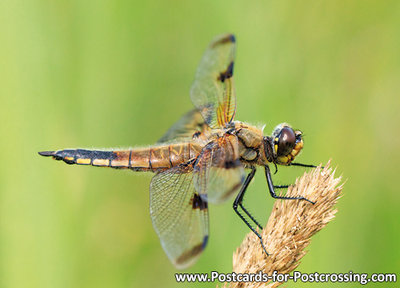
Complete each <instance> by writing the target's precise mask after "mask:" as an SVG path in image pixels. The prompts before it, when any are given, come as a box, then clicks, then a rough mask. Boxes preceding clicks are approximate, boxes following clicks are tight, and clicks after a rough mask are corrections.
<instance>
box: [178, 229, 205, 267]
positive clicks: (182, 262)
mask: <svg viewBox="0 0 400 288" xmlns="http://www.w3.org/2000/svg"><path fill="white" fill-rule="evenodd" d="M207 243H208V235H205V236H204V237H203V241H202V243H200V244H198V245H196V246H194V247H193V248H192V249H190V250H187V251H185V252H184V253H183V254H182V255H181V256H179V257H178V258H176V259H174V260H173V263H174V265H175V267H176V268H178V269H185V268H188V267H189V266H191V265H193V263H194V262H196V260H197V258H198V257H199V256H200V254H201V252H203V251H204V249H205V248H206V246H207Z"/></svg>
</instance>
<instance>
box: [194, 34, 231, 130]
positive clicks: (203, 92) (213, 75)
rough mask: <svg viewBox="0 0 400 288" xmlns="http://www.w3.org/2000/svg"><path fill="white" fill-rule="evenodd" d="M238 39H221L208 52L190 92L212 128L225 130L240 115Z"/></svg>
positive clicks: (213, 43) (204, 56) (227, 37)
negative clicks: (236, 82) (236, 74)
mask: <svg viewBox="0 0 400 288" xmlns="http://www.w3.org/2000/svg"><path fill="white" fill-rule="evenodd" d="M235 42H236V41H235V37H234V36H233V35H232V34H227V35H222V36H218V37H217V38H215V39H214V41H212V42H211V44H210V46H209V47H208V48H207V50H206V51H205V53H204V55H203V58H202V59H201V62H200V64H199V67H198V68H197V72H196V76H195V80H194V83H193V85H192V88H191V90H190V98H191V99H192V102H193V104H194V105H195V106H196V108H197V109H198V110H199V111H200V113H201V114H202V116H203V118H204V120H205V122H206V123H207V124H208V125H209V126H210V127H211V128H215V127H225V126H226V124H228V123H230V122H231V121H232V120H233V118H234V116H235V112H236V95H235V89H234V85H233V66H234V58H235Z"/></svg>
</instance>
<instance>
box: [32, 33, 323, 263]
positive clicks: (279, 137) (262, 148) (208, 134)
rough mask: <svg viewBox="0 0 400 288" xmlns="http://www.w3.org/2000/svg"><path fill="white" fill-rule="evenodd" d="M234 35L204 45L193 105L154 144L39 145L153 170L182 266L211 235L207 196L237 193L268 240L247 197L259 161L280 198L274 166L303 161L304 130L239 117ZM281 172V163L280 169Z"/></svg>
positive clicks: (159, 208) (153, 188)
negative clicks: (267, 131) (268, 131)
mask: <svg viewBox="0 0 400 288" xmlns="http://www.w3.org/2000/svg"><path fill="white" fill-rule="evenodd" d="M235 47H236V39H235V36H234V35H232V34H225V35H220V36H218V37H216V38H215V39H214V40H213V41H212V42H211V43H210V45H209V46H208V48H207V49H206V51H205V53H204V55H203V57H202V59H201V61H200V64H199V66H198V69H197V71H196V74H195V80H194V82H193V84H192V87H191V90H190V97H191V100H192V102H193V104H194V106H195V109H193V110H191V111H189V112H188V113H186V114H185V115H184V116H183V117H182V118H181V119H179V120H178V121H177V122H176V123H175V124H174V125H173V126H172V127H171V128H170V129H169V130H168V131H167V132H166V133H165V134H164V135H163V136H162V137H161V138H160V139H159V141H158V142H157V143H156V144H155V145H152V146H149V147H145V148H130V149H126V150H108V151H101V150H86V149H64V150H58V151H43V152H39V154H40V155H42V156H48V157H52V158H53V159H55V160H62V161H64V162H65V163H67V164H78V165H91V166H98V167H111V168H116V169H129V170H132V171H142V172H152V173H154V176H153V177H152V179H151V183H150V216H151V220H152V223H153V226H154V229H155V231H156V233H157V235H158V237H159V239H160V242H161V245H162V247H163V249H164V251H165V253H166V254H167V256H168V258H169V259H170V260H171V262H172V263H173V264H174V265H175V266H176V267H177V268H180V269H184V268H187V267H189V266H190V265H192V264H193V263H194V262H195V261H196V260H197V259H198V258H199V256H200V255H201V253H202V252H203V251H204V249H205V247H206V245H207V242H208V238H209V219H208V203H221V202H224V201H226V200H227V199H229V198H231V197H232V196H233V195H236V198H235V199H234V201H233V210H234V211H235V213H236V214H237V215H238V216H239V217H240V219H241V220H242V221H243V222H244V223H245V224H246V225H247V226H248V227H249V228H250V229H251V231H253V232H254V234H256V235H257V237H258V238H259V240H260V244H261V248H262V250H263V251H264V252H265V254H266V255H269V253H268V252H267V250H266V249H265V245H264V241H263V239H262V237H261V235H260V233H259V232H258V230H257V229H256V228H255V227H259V228H260V229H262V226H261V225H260V223H259V222H258V221H257V220H256V219H255V218H254V217H253V216H252V215H251V214H250V212H249V211H248V210H247V209H246V208H245V206H244V204H243V202H244V201H243V199H244V196H245V193H246V191H247V188H248V186H249V184H250V182H251V181H252V179H253V178H254V175H255V173H256V169H257V168H258V167H262V168H264V171H265V176H266V180H267V186H268V190H269V192H270V194H271V196H272V197H273V198H275V199H284V200H299V201H301V200H304V201H308V202H310V203H311V204H314V202H313V201H311V200H309V199H306V198H304V197H302V196H298V197H286V196H280V195H278V194H277V193H276V189H280V188H287V187H288V186H289V185H281V186H274V184H273V181H272V176H271V170H270V166H272V165H274V166H275V168H277V165H284V166H291V165H297V166H303V167H315V166H314V165H307V164H301V163H295V162H293V160H294V159H295V158H296V156H297V155H298V154H299V153H300V151H301V150H302V148H303V138H302V132H301V131H300V130H294V129H293V128H292V127H291V126H290V125H289V124H287V123H282V124H279V125H278V126H276V127H275V129H273V132H272V135H271V136H264V134H263V128H259V127H256V126H252V125H250V124H247V123H244V122H240V121H235V120H234V118H235V113H236V94H235V87H234V82H233V70H234V60H235V49H236V48H235ZM275 172H276V170H275Z"/></svg>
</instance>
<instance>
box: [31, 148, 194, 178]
mask: <svg viewBox="0 0 400 288" xmlns="http://www.w3.org/2000/svg"><path fill="white" fill-rule="evenodd" d="M200 150H201V148H200V147H198V145H196V144H194V143H180V144H171V145H164V146H156V147H148V148H136V149H130V150H116V151H100V150H85V149H68V150H59V151H45V152H39V154H40V155H42V156H52V157H53V158H54V159H55V160H61V161H64V162H65V163H67V164H77V165H91V166H98V167H111V168H120V169H131V170H134V171H153V172H155V171H159V170H166V169H169V168H171V167H174V166H176V165H179V164H183V163H186V162H188V161H189V160H190V159H192V158H193V157H195V156H197V155H198V153H199V152H200Z"/></svg>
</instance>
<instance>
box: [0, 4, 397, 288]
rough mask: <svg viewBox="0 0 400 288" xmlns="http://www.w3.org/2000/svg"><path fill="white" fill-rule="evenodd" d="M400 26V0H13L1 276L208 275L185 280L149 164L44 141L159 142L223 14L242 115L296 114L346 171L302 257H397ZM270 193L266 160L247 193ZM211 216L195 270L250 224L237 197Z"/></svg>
mask: <svg viewBox="0 0 400 288" xmlns="http://www.w3.org/2000/svg"><path fill="white" fill-rule="evenodd" d="M399 31H400V5H399V2H398V1H382V2H379V1H362V0H360V1H329V2H328V1H313V2H304V1H253V2H252V3H250V2H244V1H242V2H239V1H215V0H213V1H211V0H210V1H196V2H195V1H157V2H156V1H116V0H113V1H111V0H101V1H90V0H89V1H65V0H62V1H43V0H25V1H21V0H20V1H11V0H2V1H1V2H0V97H1V102H0V105H1V106H0V121H1V123H0V135H1V141H0V159H1V162H2V165H1V167H0V171H1V173H0V265H1V266H0V286H1V287H41V288H46V287H160V286H162V287H214V286H215V284H212V283H211V284H210V283H207V284H204V283H202V284H192V285H189V284H187V283H186V284H177V283H176V282H175V278H174V272H175V271H176V270H175V269H174V267H173V266H172V265H171V264H170V263H169V261H168V259H167V257H166V256H165V254H164V252H163V250H162V248H161V246H160V244H159V241H158V238H157V236H156V234H155V232H154V231H153V228H152V224H151V221H150V217H149V208H148V206H149V203H148V202H149V200H148V199H149V196H148V186H149V182H150V179H151V178H150V175H146V174H137V175H136V174H134V173H132V172H131V173H130V172H126V171H116V170H111V169H100V168H92V167H82V166H68V165H65V164H62V163H59V162H56V161H50V160H49V159H45V158H42V157H39V156H38V155H37V151H41V150H52V149H60V148H73V147H86V148H93V147H96V148H106V147H129V146H135V145H148V144H151V143H154V142H155V141H156V140H157V139H158V138H159V137H160V136H161V135H162V134H163V132H164V131H166V130H167V128H168V127H169V126H170V125H171V124H172V123H173V122H174V121H176V120H177V119H178V118H179V117H180V115H181V114H183V113H184V112H185V111H187V110H189V109H191V108H192V105H191V102H190V99H189V89H190V85H191V82H192V80H193V77H194V73H195V69H196V66H197V64H198V62H199V60H200V57H201V55H202V53H203V51H204V49H205V48H206V47H207V45H208V43H209V41H211V39H212V38H213V37H214V36H215V35H218V34H221V33H225V32H232V33H234V34H235V35H236V37H237V41H238V49H237V62H236V66H235V80H236V87H237V100H238V111H237V117H236V118H237V120H242V121H247V122H250V123H260V124H263V123H265V124H266V125H267V126H266V132H267V133H270V131H272V129H273V127H274V126H275V125H276V124H278V123H281V122H289V123H291V124H292V125H293V126H294V127H296V128H299V129H301V130H302V131H303V132H304V133H305V135H306V136H305V148H304V150H303V153H302V155H301V156H300V158H299V160H298V161H300V160H301V162H304V163H314V164H319V163H326V162H327V161H328V160H329V159H332V163H333V166H335V167H336V166H337V175H343V177H344V179H347V182H346V184H345V189H344V196H343V198H342V199H341V200H340V203H339V204H338V209H339V212H338V214H337V218H336V219H335V220H334V221H333V222H332V223H330V224H329V225H328V226H327V227H326V229H324V230H323V231H321V232H320V233H318V234H317V235H316V236H315V237H314V238H313V241H312V244H311V245H310V247H309V253H308V254H307V255H306V257H304V259H303V260H302V264H301V265H300V267H299V268H298V270H300V271H302V272H315V271H318V272H348V271H349V270H351V271H354V272H367V273H373V272H396V273H399V270H400V249H399V243H400V241H399V239H400V229H399V228H400V227H399V216H400V208H399V204H400V201H399V200H400V193H399V192H400V189H399V160H400V157H399V156H400V152H399V147H400V136H399V132H400V129H399V122H400V113H399V108H400V100H399V96H400V95H399V91H400V33H399ZM303 170H304V169H301V168H281V169H280V171H279V172H280V173H278V175H276V177H275V181H276V183H277V184H285V183H289V182H293V181H294V179H295V178H296V177H297V176H300V175H302V173H303ZM273 202H274V201H273V199H272V198H271V197H270V196H269V195H268V192H267V188H266V182H265V178H264V175H263V173H262V171H259V172H258V173H257V177H256V180H255V181H254V183H252V185H251V187H250V190H249V193H248V197H247V202H246V203H247V206H248V207H249V208H250V210H251V211H252V212H253V213H254V214H255V215H256V216H257V218H258V219H260V221H262V222H263V223H265V221H266V220H267V218H268V215H269V213H270V210H271V207H272V205H273ZM210 218H211V219H210V220H211V227H210V229H211V236H210V241H209V245H208V247H207V249H206V251H205V252H204V254H203V256H202V257H201V258H200V260H199V261H198V263H197V264H196V265H195V266H193V267H192V268H191V269H189V271H191V272H210V271H212V270H217V271H220V272H230V271H231V270H232V252H233V251H234V250H235V248H236V247H237V246H238V245H239V244H240V243H241V241H242V239H243V238H244V236H245V234H246V233H247V232H248V229H247V227H246V226H245V225H244V224H243V223H242V222H241V221H240V219H239V218H238V217H237V216H236V215H235V214H234V212H233V210H232V203H231V201H229V202H228V203H226V204H224V205H219V206H211V207H210ZM398 276H399V275H398ZM292 285H293V284H292ZM292 285H289V286H292ZM310 285H311V284H303V285H302V286H303V287H308V286H310ZM300 286H301V285H300ZM315 286H320V284H316V285H315ZM331 286H332V283H329V284H326V285H325V287H331ZM340 286H344V285H340ZM348 286H349V287H354V286H356V285H355V284H350V285H348ZM373 286H374V284H369V286H368V287H373ZM381 286H382V287H384V286H385V287H388V286H387V284H386V285H381ZM389 286H390V287H394V286H392V285H389Z"/></svg>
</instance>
